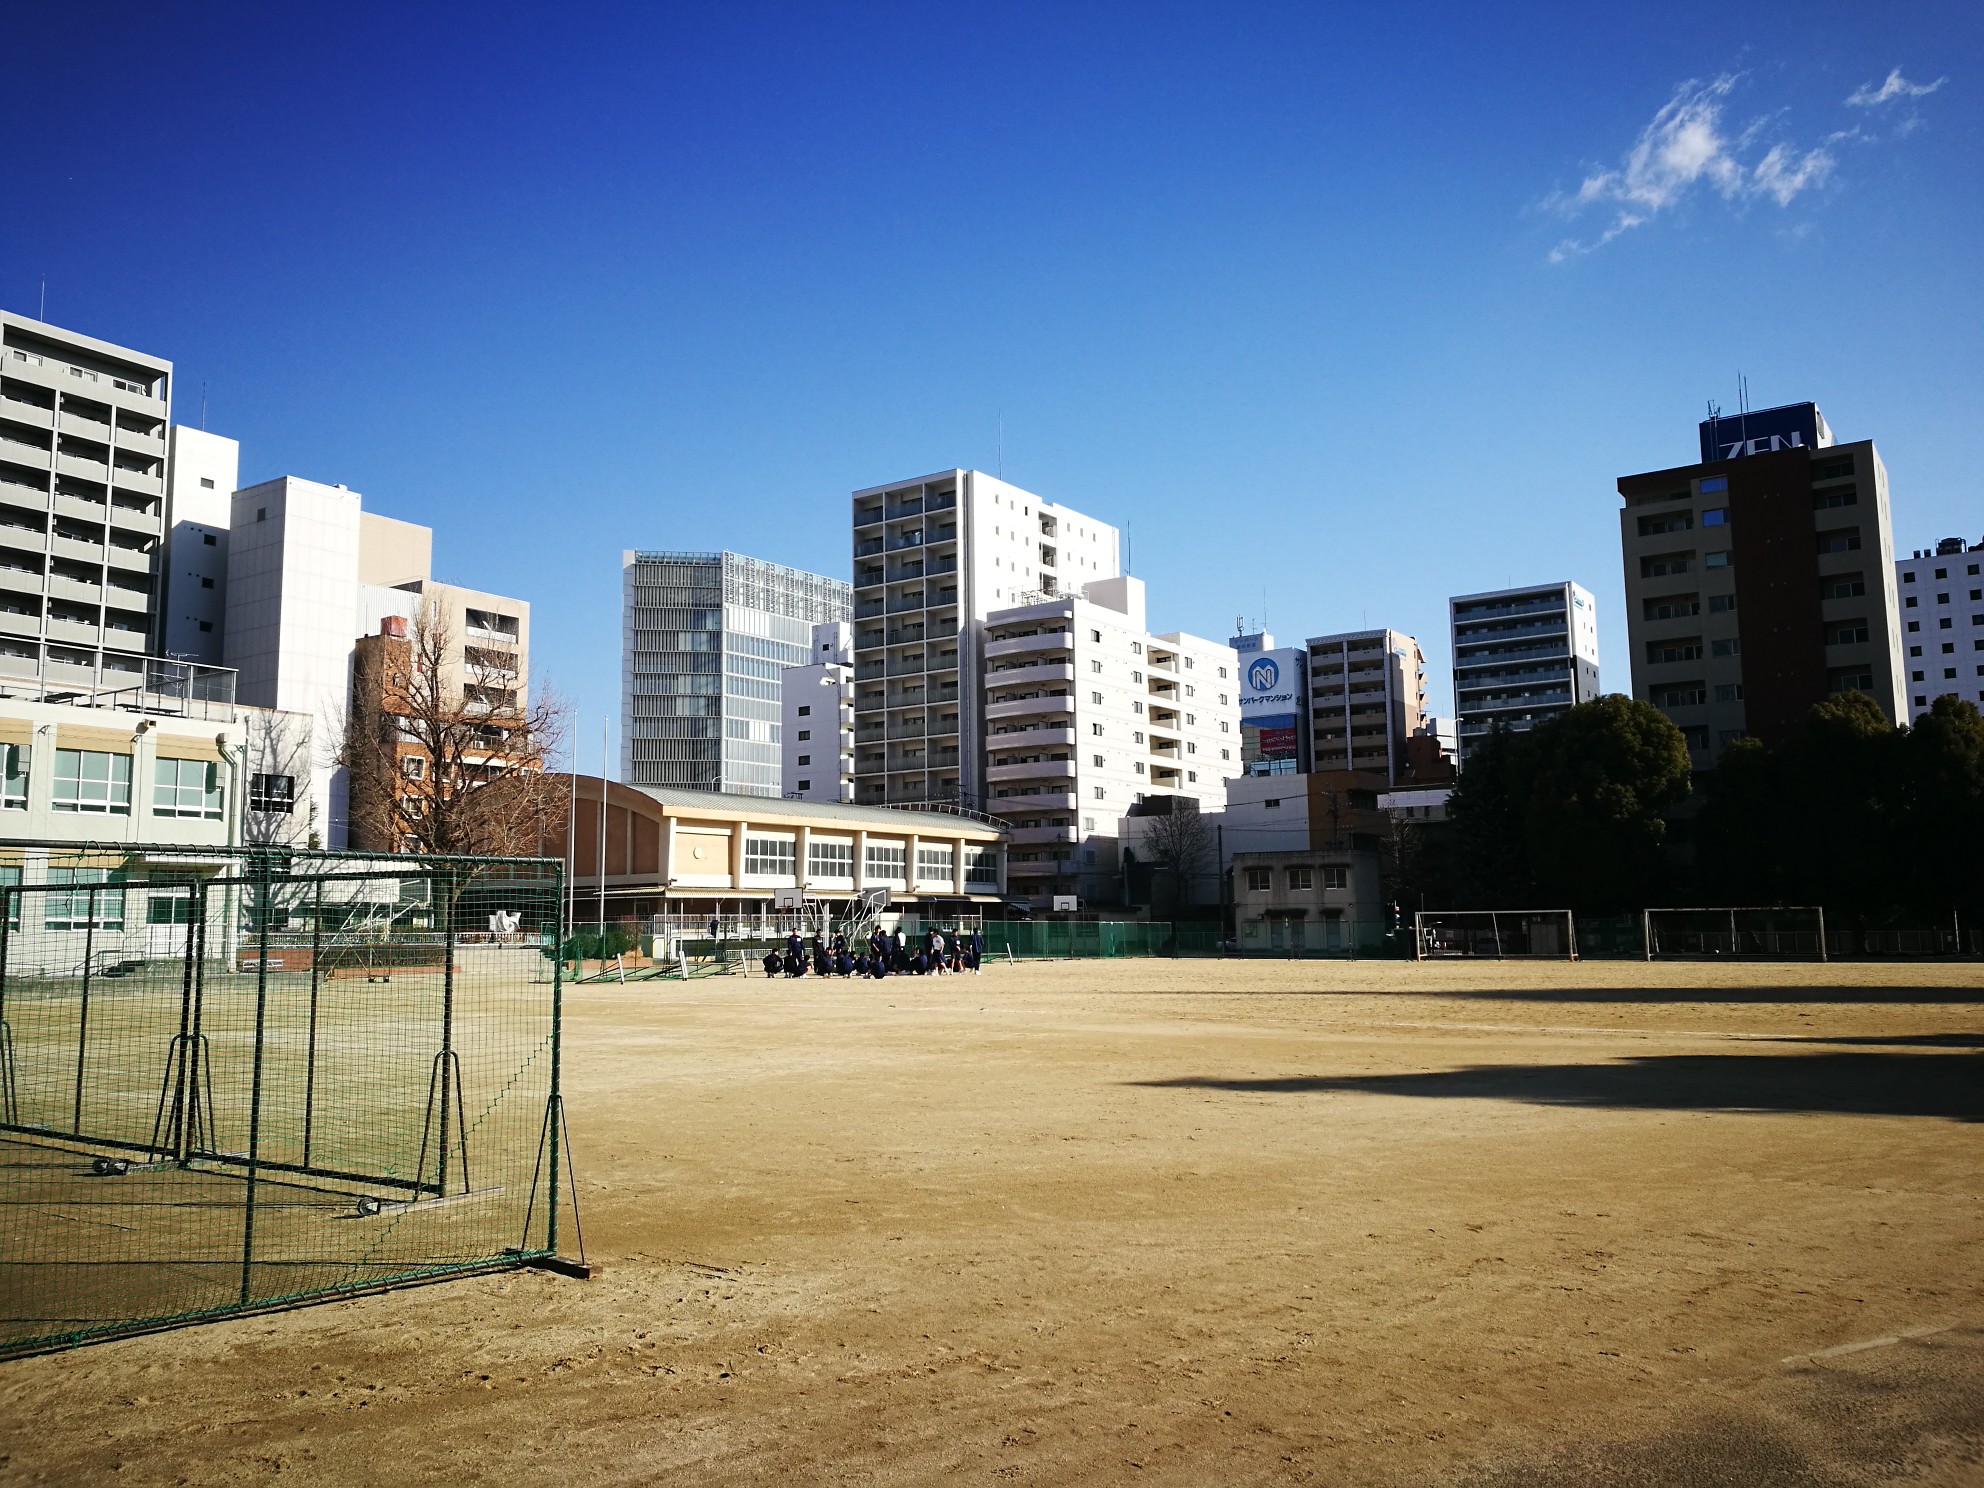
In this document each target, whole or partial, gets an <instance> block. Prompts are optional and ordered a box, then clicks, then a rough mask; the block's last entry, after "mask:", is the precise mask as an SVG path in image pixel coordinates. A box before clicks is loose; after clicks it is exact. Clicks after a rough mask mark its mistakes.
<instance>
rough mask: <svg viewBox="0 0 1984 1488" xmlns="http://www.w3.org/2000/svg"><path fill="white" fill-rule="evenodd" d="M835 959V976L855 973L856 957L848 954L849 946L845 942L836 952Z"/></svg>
mask: <svg viewBox="0 0 1984 1488" xmlns="http://www.w3.org/2000/svg"><path fill="white" fill-rule="evenodd" d="M833 959H834V975H835V976H843V977H844V976H853V975H854V958H853V957H852V956H850V955H848V953H847V946H846V945H845V944H843V945H842V946H841V948H840V949H839V950H837V951H835V952H834V958H833Z"/></svg>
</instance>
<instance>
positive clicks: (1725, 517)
mask: <svg viewBox="0 0 1984 1488" xmlns="http://www.w3.org/2000/svg"><path fill="white" fill-rule="evenodd" d="M1728 525H1729V508H1728V507H1726V506H1711V507H1710V508H1709V509H1708V510H1707V511H1705V512H1703V513H1702V526H1704V527H1727V526H1728Z"/></svg>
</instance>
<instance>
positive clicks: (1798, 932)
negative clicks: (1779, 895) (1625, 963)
mask: <svg viewBox="0 0 1984 1488" xmlns="http://www.w3.org/2000/svg"><path fill="white" fill-rule="evenodd" d="M1642 923H1643V927H1644V933H1645V937H1646V958H1647V960H1649V961H1659V960H1668V961H1674V960H1708V959H1721V958H1736V957H1744V958H1748V959H1750V960H1756V961H1823V960H1825V958H1826V915H1825V911H1824V910H1823V909H1820V908H1819V907H1817V906H1816V905H1791V906H1775V907H1770V908H1743V907H1736V908H1720V909H1713V908H1710V909H1703V908H1697V909H1649V910H1647V911H1645V913H1644V915H1643V916H1642Z"/></svg>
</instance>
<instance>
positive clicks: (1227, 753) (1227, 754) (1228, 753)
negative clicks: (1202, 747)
mask: <svg viewBox="0 0 1984 1488" xmlns="http://www.w3.org/2000/svg"><path fill="white" fill-rule="evenodd" d="M1219 757H1220V758H1221V759H1223V760H1230V759H1232V758H1233V751H1232V750H1230V749H1222V750H1220V752H1219Z"/></svg>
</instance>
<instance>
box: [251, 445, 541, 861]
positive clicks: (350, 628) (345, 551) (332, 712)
mask: <svg viewBox="0 0 1984 1488" xmlns="http://www.w3.org/2000/svg"><path fill="white" fill-rule="evenodd" d="M228 525H229V529H230V531H229V534H228V553H227V624H226V656H227V664H228V666H230V667H232V668H234V669H235V670H236V672H238V673H239V677H240V681H239V689H240V696H241V699H242V701H243V702H246V703H250V704H253V705H255V706H256V707H260V708H269V709H280V710H283V711H285V712H289V713H295V714H301V715H303V716H304V717H305V718H307V719H308V720H309V721H310V729H311V733H312V736H313V737H314V739H315V740H316V741H317V747H316V748H315V750H314V753H313V757H312V758H311V759H310V760H309V761H308V765H309V770H308V775H309V780H310V792H309V798H310V811H311V813H312V815H313V817H314V819H316V820H317V821H319V822H320V823H321V824H322V827H321V845H322V846H325V847H331V848H343V847H345V846H347V845H349V842H350V811H349V789H350V777H349V772H348V771H347V770H346V769H345V767H344V766H342V765H340V764H337V763H335V759H334V757H335V754H336V752H337V744H338V742H339V740H340V737H341V732H342V730H343V728H344V727H345V724H346V721H347V718H348V716H349V713H350V710H351V708H352V706H353V694H352V662H353V658H354V657H355V655H356V654H357V649H358V645H359V641H360V639H361V637H366V636H373V635H377V634H379V632H380V627H381V622H382V621H385V620H387V619H388V618H389V617H397V618H398V619H400V620H403V621H412V620H414V619H416V618H417V617H418V616H419V615H420V614H421V612H422V609H423V606H425V607H426V609H427V611H428V613H429V614H430V615H431V616H432V617H433V618H434V621H435V623H437V624H439V625H440V626H442V627H444V628H445V630H446V634H447V638H448V644H449V655H448V656H447V658H446V662H445V670H444V680H445V681H449V682H450V683H452V682H453V681H454V680H455V679H460V680H461V681H462V683H463V685H469V681H470V679H471V678H472V679H473V685H475V686H477V687H480V688H486V689H493V693H492V696H491V701H493V702H494V703H496V704H497V705H498V706H499V707H508V706H511V705H517V706H521V704H522V702H523V700H524V698H525V695H526V693H527V691H528V688H529V654H530V606H529V605H528V604H526V603H524V602H523V601H522V600H516V599H510V598H507V597H505V596H502V595H495V594H486V593H483V592H482V591H480V590H473V589H463V588H461V587H459V586H458V585H454V584H442V583H437V582H435V580H434V579H433V578H432V577H431V570H432V556H433V538H434V534H433V532H432V530H431V529H429V528H426V527H421V526H418V525H416V524H415V523H412V522H402V521H398V520H396V519H394V518H392V517H383V516H380V515H378V514H377V513H375V512H368V511H365V510H364V509H363V502H362V498H361V497H360V496H359V494H358V492H356V491H352V490H348V489H347V488H345V487H344V486H326V485H320V484H319V483H318V482H316V481H308V480H302V479H299V478H297V477H295V476H281V477H278V478H277V479H275V480H271V481H264V482H262V483H260V484H259V485H254V486H249V487H246V488H245V489H243V490H239V491H236V492H235V493H234V496H233V500H232V502H231V503H230V511H229V523H228ZM504 694H508V697H507V698H506V697H505V696H504Z"/></svg>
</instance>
